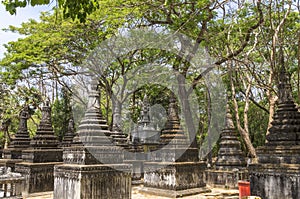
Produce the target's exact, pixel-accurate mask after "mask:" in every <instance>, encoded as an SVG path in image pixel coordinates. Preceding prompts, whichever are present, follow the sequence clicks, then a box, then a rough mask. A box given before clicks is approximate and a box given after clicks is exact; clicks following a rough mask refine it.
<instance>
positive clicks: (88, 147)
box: [54, 80, 132, 199]
mask: <svg viewBox="0 0 300 199" xmlns="http://www.w3.org/2000/svg"><path fill="white" fill-rule="evenodd" d="M97 88H98V87H97V81H96V80H93V81H92V85H91V90H90V92H89V101H88V107H87V111H86V112H85V115H84V118H83V119H82V121H81V123H80V125H79V127H78V130H77V132H76V136H75V137H74V139H73V144H72V145H71V146H70V147H66V148H64V156H63V159H64V164H61V165H57V166H56V167H55V172H54V175H55V188H54V199H67V198H68V199H71V198H72V199H81V198H111V199H115V198H124V199H126V198H128V199H129V198H131V169H132V168H131V165H129V164H123V159H124V157H123V156H124V155H123V148H122V147H119V146H115V145H114V144H113V143H112V142H111V139H110V138H109V135H110V134H111V133H110V131H109V130H108V125H107V123H106V120H105V119H103V117H102V114H101V111H100V103H99V98H100V96H99V92H98V90H97Z"/></svg>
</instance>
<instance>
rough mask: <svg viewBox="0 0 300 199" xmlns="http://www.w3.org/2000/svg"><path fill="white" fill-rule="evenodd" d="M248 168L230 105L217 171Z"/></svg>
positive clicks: (222, 135) (222, 134)
mask: <svg viewBox="0 0 300 199" xmlns="http://www.w3.org/2000/svg"><path fill="white" fill-rule="evenodd" d="M244 166H246V160H245V154H244V153H243V151H242V150H241V143H240V141H239V140H238V137H237V132H236V130H235V127H234V124H233V120H232V115H231V113H230V108H229V105H228V104H227V106H226V117H225V127H224V129H223V130H222V133H221V141H220V149H219V152H218V158H217V161H216V168H217V169H234V168H239V167H244Z"/></svg>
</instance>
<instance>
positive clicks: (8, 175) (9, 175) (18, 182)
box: [0, 169, 25, 199]
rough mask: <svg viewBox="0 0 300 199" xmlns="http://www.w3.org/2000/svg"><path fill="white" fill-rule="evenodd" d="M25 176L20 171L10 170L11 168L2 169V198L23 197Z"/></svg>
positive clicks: (0, 193) (0, 187) (0, 181)
mask: <svg viewBox="0 0 300 199" xmlns="http://www.w3.org/2000/svg"><path fill="white" fill-rule="evenodd" d="M24 181H25V178H24V177H22V176H21V174H19V173H13V172H10V169H6V171H5V172H3V169H0V198H11V199H13V198H14V199H17V198H22V191H23V189H24Z"/></svg>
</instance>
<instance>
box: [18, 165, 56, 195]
mask: <svg viewBox="0 0 300 199" xmlns="http://www.w3.org/2000/svg"><path fill="white" fill-rule="evenodd" d="M57 164H62V162H49V163H30V162H21V163H17V164H16V172H18V173H21V174H22V175H23V176H24V177H25V181H26V183H25V189H24V195H28V194H30V193H37V192H44V191H53V188H54V176H53V172H54V165H57Z"/></svg>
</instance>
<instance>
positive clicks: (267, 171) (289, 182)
mask: <svg viewBox="0 0 300 199" xmlns="http://www.w3.org/2000/svg"><path fill="white" fill-rule="evenodd" d="M249 173H250V182H251V186H250V187H251V194H252V195H257V196H260V197H261V198H266V199H267V198H278V199H279V198H282V199H283V198H291V199H298V198H300V165H297V164H253V165H250V166H249ZM270 185H272V186H270Z"/></svg>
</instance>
